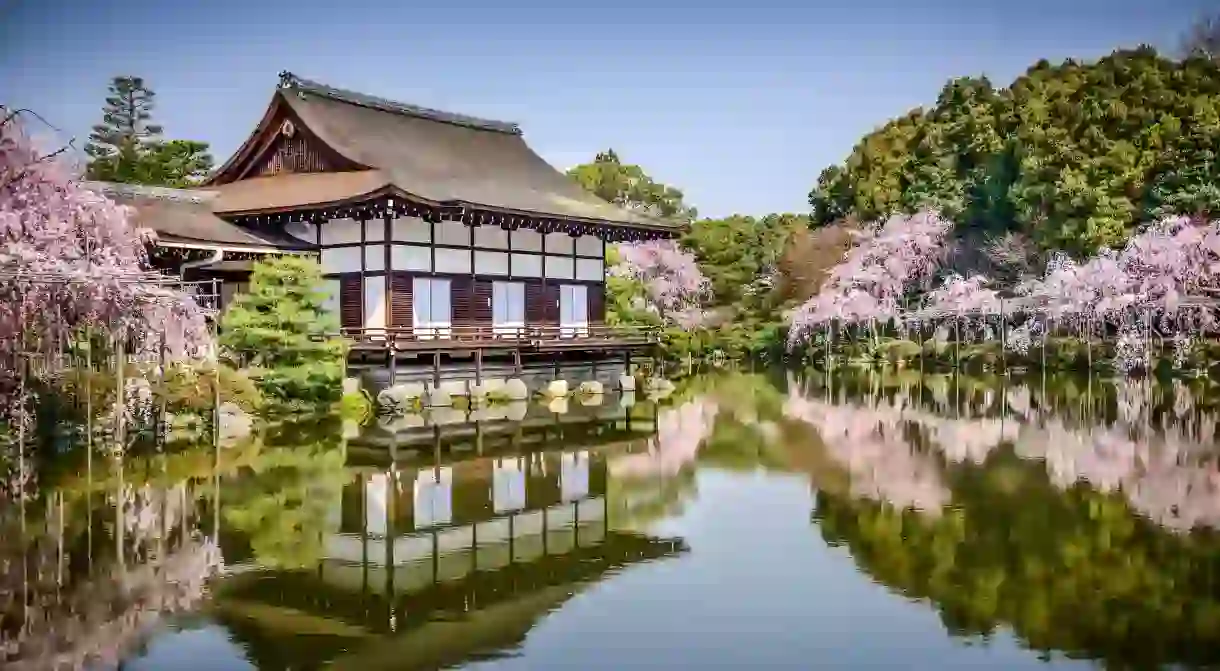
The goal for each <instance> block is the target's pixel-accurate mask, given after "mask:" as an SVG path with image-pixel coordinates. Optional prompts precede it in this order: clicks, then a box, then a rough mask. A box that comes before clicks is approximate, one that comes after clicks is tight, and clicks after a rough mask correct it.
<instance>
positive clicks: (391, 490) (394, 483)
mask: <svg viewBox="0 0 1220 671" xmlns="http://www.w3.org/2000/svg"><path fill="white" fill-rule="evenodd" d="M385 488H386V497H385V501H386V506H385V596H386V602H387V603H389V607H390V613H389V621H390V623H392V622H393V621H394V515H395V510H396V509H397V508H398V506H397V499H398V467H397V466H395V465H394V464H390V471H389V473H387V474H386V484H385ZM390 629H391V631H393V625H392V624H391V627H390Z"/></svg>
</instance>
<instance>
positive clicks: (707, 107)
mask: <svg viewBox="0 0 1220 671" xmlns="http://www.w3.org/2000/svg"><path fill="white" fill-rule="evenodd" d="M1217 10H1220V0H1157V1H1151V2H1150V1H1149V0H1018V1H1015V2H1014V1H1011V0H1009V1H1004V0H973V1H968V0H957V1H955V2H952V1H949V0H925V1H922V2H921V1H919V0H837V1H836V2H816V1H814V0H805V1H801V0H787V1H786V2H782V3H779V2H774V0H754V1H752V2H738V3H732V4H725V3H723V2H717V1H716V0H712V1H710V2H689V3H679V2H661V1H656V0H654V1H652V2H641V1H639V0H618V1H616V2H613V3H607V4H605V5H601V4H588V3H581V2H571V1H570V0H568V1H566V2H551V3H545V2H536V1H526V2H520V1H518V2H504V1H503V0H497V1H486V0H484V1H482V2H475V1H469V0H447V1H445V0H442V1H440V2H397V3H395V2H392V0H382V1H381V2H371V1H369V0H317V1H310V0H296V1H294V2H288V1H286V0H241V1H238V0H209V1H207V2H189V1H184V0H177V1H175V0H162V1H160V2H157V1H154V0H0V103H3V104H8V105H11V106H15V107H28V108H31V109H33V110H35V111H37V112H39V113H40V114H41V115H43V116H44V117H45V118H46V119H47V120H48V121H50V122H51V123H53V124H54V125H56V126H57V127H59V128H61V129H63V130H64V131H65V133H66V134H68V135H70V136H77V137H79V138H80V140H78V143H80V144H83V141H84V137H85V136H86V135H87V134H88V130H89V127H90V125H91V124H93V123H95V122H96V121H97V120H98V119H99V117H100V108H101V104H102V99H103V97H104V95H105V93H106V85H107V83H108V80H109V78H110V77H112V76H114V75H119V74H129V75H139V76H142V77H144V78H145V80H146V81H147V82H148V83H149V85H150V86H152V88H153V89H154V90H155V91H156V92H157V101H158V108H157V117H158V120H159V121H160V122H161V123H162V124H163V125H164V126H165V128H166V135H167V136H168V137H171V138H183V139H195V140H204V141H207V142H210V143H211V144H212V148H213V153H214V154H215V155H216V158H217V162H218V163H219V162H223V161H224V159H226V158H227V157H228V155H229V154H230V153H231V152H232V151H233V150H235V149H236V148H237V146H238V145H239V144H240V143H241V141H242V140H243V139H244V138H245V136H246V135H247V134H248V133H249V132H250V130H251V129H252V128H253V126H254V124H255V123H256V122H257V121H258V119H259V118H260V117H261V115H262V113H263V111H264V109H265V107H266V104H267V102H268V101H269V100H270V96H271V94H272V91H273V89H274V87H275V85H276V82H277V79H276V74H277V73H278V72H279V71H280V70H291V71H292V72H295V73H296V74H298V75H300V76H303V77H307V78H310V79H314V80H318V81H322V82H325V83H328V84H331V85H334V86H339V87H343V88H348V89H355V90H358V91H362V92H366V93H370V94H375V95H380V96H383V97H387V98H392V99H397V100H402V101H406V102H411V103H415V104H420V105H425V106H429V107H437V108H441V109H447V110H451V111H456V112H465V113H468V114H474V115H477V116H485V117H491V118H497V119H503V120H506V121H516V122H519V123H520V124H521V125H522V127H523V128H524V130H525V137H526V139H527V140H528V141H529V142H530V144H531V145H532V146H533V147H534V148H535V149H536V150H537V151H538V152H539V153H540V154H542V156H543V157H545V158H546V159H547V160H549V161H550V162H551V163H552V164H554V165H555V166H556V167H558V168H560V169H564V168H568V167H571V166H572V165H575V164H577V163H581V162H584V161H587V160H590V159H591V158H592V156H593V155H594V153H596V152H597V151H598V150H600V149H604V148H607V147H613V148H614V149H615V150H617V151H618V152H619V155H620V156H621V157H623V159H624V160H626V161H629V162H632V163H639V164H641V165H643V166H644V168H645V169H646V170H648V171H649V172H650V174H652V175H653V177H654V178H656V179H658V180H661V181H663V182H666V183H669V184H672V185H674V186H677V187H679V188H682V189H684V190H685V191H686V194H687V199H688V201H689V202H691V203H692V204H694V205H696V206H697V207H698V208H699V210H700V212H701V213H702V214H704V215H711V216H720V215H725V214H729V213H733V212H740V213H745V214H764V213H766V212H772V211H805V210H807V209H808V204H807V202H806V198H807V194H808V192H809V189H810V187H811V186H812V185H813V182H814V180H815V179H816V177H817V174H818V173H819V172H820V171H821V169H822V168H823V167H825V166H826V165H829V164H831V163H834V162H837V161H839V160H841V159H842V158H843V157H844V156H846V154H847V153H848V152H849V151H850V149H851V147H852V145H853V144H854V143H855V142H856V141H857V140H858V139H859V138H860V136H861V135H862V134H864V133H865V132H867V131H869V130H870V129H872V128H874V127H876V126H878V125H880V124H882V123H884V122H885V121H886V120H887V119H889V118H891V117H893V116H896V115H899V114H901V113H903V112H904V111H906V110H908V109H909V108H912V107H915V106H918V105H922V104H928V103H931V102H933V101H934V100H935V98H936V95H937V93H938V92H939V90H940V87H941V85H942V84H943V83H944V82H945V80H947V79H948V78H950V77H953V76H963V75H976V74H986V75H988V76H990V77H991V78H992V80H993V82H996V83H1003V84H1007V83H1008V82H1009V81H1011V80H1012V79H1013V78H1014V77H1016V76H1017V75H1019V74H1020V73H1021V72H1022V71H1024V69H1025V68H1026V67H1027V66H1028V65H1030V64H1032V63H1033V62H1035V61H1036V60H1037V59H1039V58H1048V59H1051V60H1061V59H1063V58H1067V57H1076V58H1093V57H1096V56H1100V55H1103V54H1105V53H1107V52H1109V51H1111V50H1112V49H1114V48H1116V47H1119V46H1134V45H1137V44H1139V43H1148V44H1152V45H1155V46H1157V47H1158V48H1162V49H1174V48H1176V46H1177V44H1178V39H1179V37H1180V35H1181V34H1182V33H1183V32H1184V31H1185V30H1186V29H1187V28H1188V27H1189V25H1190V24H1191V23H1192V21H1193V20H1194V19H1196V18H1197V17H1199V16H1201V15H1203V14H1204V13H1205V12H1208V11H1217Z"/></svg>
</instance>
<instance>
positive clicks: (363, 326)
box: [356, 214, 369, 336]
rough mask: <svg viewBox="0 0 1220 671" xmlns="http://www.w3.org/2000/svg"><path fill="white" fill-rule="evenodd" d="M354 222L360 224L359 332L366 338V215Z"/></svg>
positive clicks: (367, 320) (367, 317) (367, 323)
mask: <svg viewBox="0 0 1220 671" xmlns="http://www.w3.org/2000/svg"><path fill="white" fill-rule="evenodd" d="M356 222H357V223H359V224H360V329H361V330H360V332H361V333H364V334H365V336H367V335H368V332H367V331H365V330H364V329H366V328H368V325H369V316H368V310H366V309H365V308H367V307H368V306H367V305H365V300H364V297H365V296H366V295H367V292H368V287H367V286H366V285H367V284H368V281H369V280H368V259H366V258H365V247H367V246H368V231H367V230H366V229H367V228H368V215H367V214H364V215H361V218H360V219H357V220H356Z"/></svg>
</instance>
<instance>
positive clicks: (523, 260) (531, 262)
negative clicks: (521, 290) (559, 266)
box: [513, 253, 542, 277]
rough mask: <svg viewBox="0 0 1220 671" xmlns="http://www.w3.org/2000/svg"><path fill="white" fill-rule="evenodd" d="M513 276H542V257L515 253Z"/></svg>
mask: <svg viewBox="0 0 1220 671" xmlns="http://www.w3.org/2000/svg"><path fill="white" fill-rule="evenodd" d="M513 277H542V257H541V256H538V255H537V254H517V253H513Z"/></svg>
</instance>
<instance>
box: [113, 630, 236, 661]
mask: <svg viewBox="0 0 1220 671" xmlns="http://www.w3.org/2000/svg"><path fill="white" fill-rule="evenodd" d="M123 668H124V669H127V670H128V671H163V670H164V669H174V671H212V670H213V669H223V670H224V671H246V670H251V671H253V670H254V669H256V667H255V666H254V665H253V664H250V663H249V662H247V661H245V652H244V651H243V650H242V649H241V647H240V646H239V645H237V644H236V643H234V642H233V641H232V640H231V639H230V638H229V632H228V631H227V630H226V629H225V628H224V627H220V626H216V625H210V624H209V625H203V626H200V627H199V628H197V629H191V628H188V629H180V630H175V631H168V630H167V631H165V632H164V633H162V634H160V635H158V636H156V637H154V638H153V640H152V642H151V643H150V644H149V646H148V649H147V650H146V651H145V652H144V653H143V654H141V655H139V656H138V657H136V658H135V659H131V660H128V661H127V662H124V663H123Z"/></svg>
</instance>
